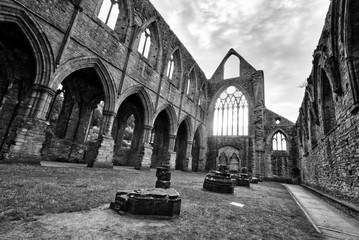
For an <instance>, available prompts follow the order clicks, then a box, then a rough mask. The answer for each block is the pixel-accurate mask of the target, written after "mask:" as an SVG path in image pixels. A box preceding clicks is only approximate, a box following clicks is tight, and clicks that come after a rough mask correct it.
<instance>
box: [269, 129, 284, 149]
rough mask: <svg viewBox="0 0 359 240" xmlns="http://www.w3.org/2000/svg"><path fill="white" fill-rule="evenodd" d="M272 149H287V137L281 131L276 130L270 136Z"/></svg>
mask: <svg viewBox="0 0 359 240" xmlns="http://www.w3.org/2000/svg"><path fill="white" fill-rule="evenodd" d="M272 150H273V151H287V139H286V137H285V136H284V134H283V133H281V132H276V133H275V134H274V135H273V138H272Z"/></svg>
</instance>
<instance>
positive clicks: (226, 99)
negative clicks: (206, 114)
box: [213, 86, 248, 136]
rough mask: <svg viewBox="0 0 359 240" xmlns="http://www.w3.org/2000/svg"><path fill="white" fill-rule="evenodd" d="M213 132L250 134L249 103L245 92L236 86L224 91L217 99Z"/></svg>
mask: <svg viewBox="0 0 359 240" xmlns="http://www.w3.org/2000/svg"><path fill="white" fill-rule="evenodd" d="M213 134H214V135H219V136H224V135H232V136H233V135H235V136H238V135H241V136H245V135H248V103H247V100H246V98H245V96H244V95H243V93H242V92H241V91H239V89H238V88H236V87H234V86H230V87H228V88H227V89H226V90H225V91H223V92H222V93H221V95H220V96H219V98H218V99H217V101H216V105H215V107H214V118H213Z"/></svg>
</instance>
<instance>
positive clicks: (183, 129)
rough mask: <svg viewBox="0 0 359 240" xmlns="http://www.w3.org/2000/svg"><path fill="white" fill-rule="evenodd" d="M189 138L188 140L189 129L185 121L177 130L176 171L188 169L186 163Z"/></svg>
mask: <svg viewBox="0 0 359 240" xmlns="http://www.w3.org/2000/svg"><path fill="white" fill-rule="evenodd" d="M187 138H188V129H187V125H186V121H183V122H182V123H181V124H180V126H179V128H178V130H177V137H176V143H175V152H176V170H185V169H186V167H187V162H186V152H187Z"/></svg>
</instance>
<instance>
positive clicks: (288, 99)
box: [151, 0, 329, 121]
mask: <svg viewBox="0 0 359 240" xmlns="http://www.w3.org/2000/svg"><path fill="white" fill-rule="evenodd" d="M151 2H152V3H153V4H154V6H155V7H156V8H157V9H158V11H159V12H160V13H161V15H162V16H163V17H164V18H165V19H166V21H167V22H168V24H169V25H170V27H171V28H172V29H173V31H174V32H175V33H176V34H177V36H178V37H179V39H180V40H181V41H182V42H183V43H184V45H185V46H186V47H187V49H188V50H189V51H190V52H191V54H192V56H193V57H194V58H195V59H196V61H197V62H198V64H199V66H200V67H201V68H202V69H203V71H204V72H205V74H206V75H207V77H208V78H210V77H211V76H212V74H213V72H214V71H215V70H216V68H217V66H218V64H219V63H220V62H221V60H222V59H223V57H224V55H225V54H226V53H227V52H228V50H229V49H230V48H234V49H235V50H236V51H238V53H239V54H241V55H242V56H243V57H244V58H245V59H246V60H247V61H248V62H249V63H251V64H252V66H253V67H255V68H256V69H258V70H263V71H264V74H265V87H266V105H267V107H268V108H269V109H271V110H273V111H275V112H277V113H278V114H281V115H283V116H284V117H287V118H288V119H290V120H292V121H295V120H296V118H297V115H298V109H299V107H300V104H301V101H302V98H303V95H304V90H303V89H302V88H299V87H298V86H299V85H301V83H303V82H304V81H305V80H306V78H307V77H308V75H309V74H310V70H311V61H312V53H313V51H314V49H315V47H316V44H317V43H318V40H319V36H320V33H321V29H322V27H323V25H324V18H325V14H326V12H327V10H328V6H329V1H328V0H240V1H239V0H237V1H233V0H216V1H215V0H196V1H193V0H171V1H164V0H151ZM284 100H285V101H284Z"/></svg>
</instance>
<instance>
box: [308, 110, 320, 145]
mask: <svg viewBox="0 0 359 240" xmlns="http://www.w3.org/2000/svg"><path fill="white" fill-rule="evenodd" d="M309 126H310V144H311V147H312V148H313V147H314V146H316V145H317V143H318V136H317V126H316V124H315V122H314V116H313V113H312V111H309Z"/></svg>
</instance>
